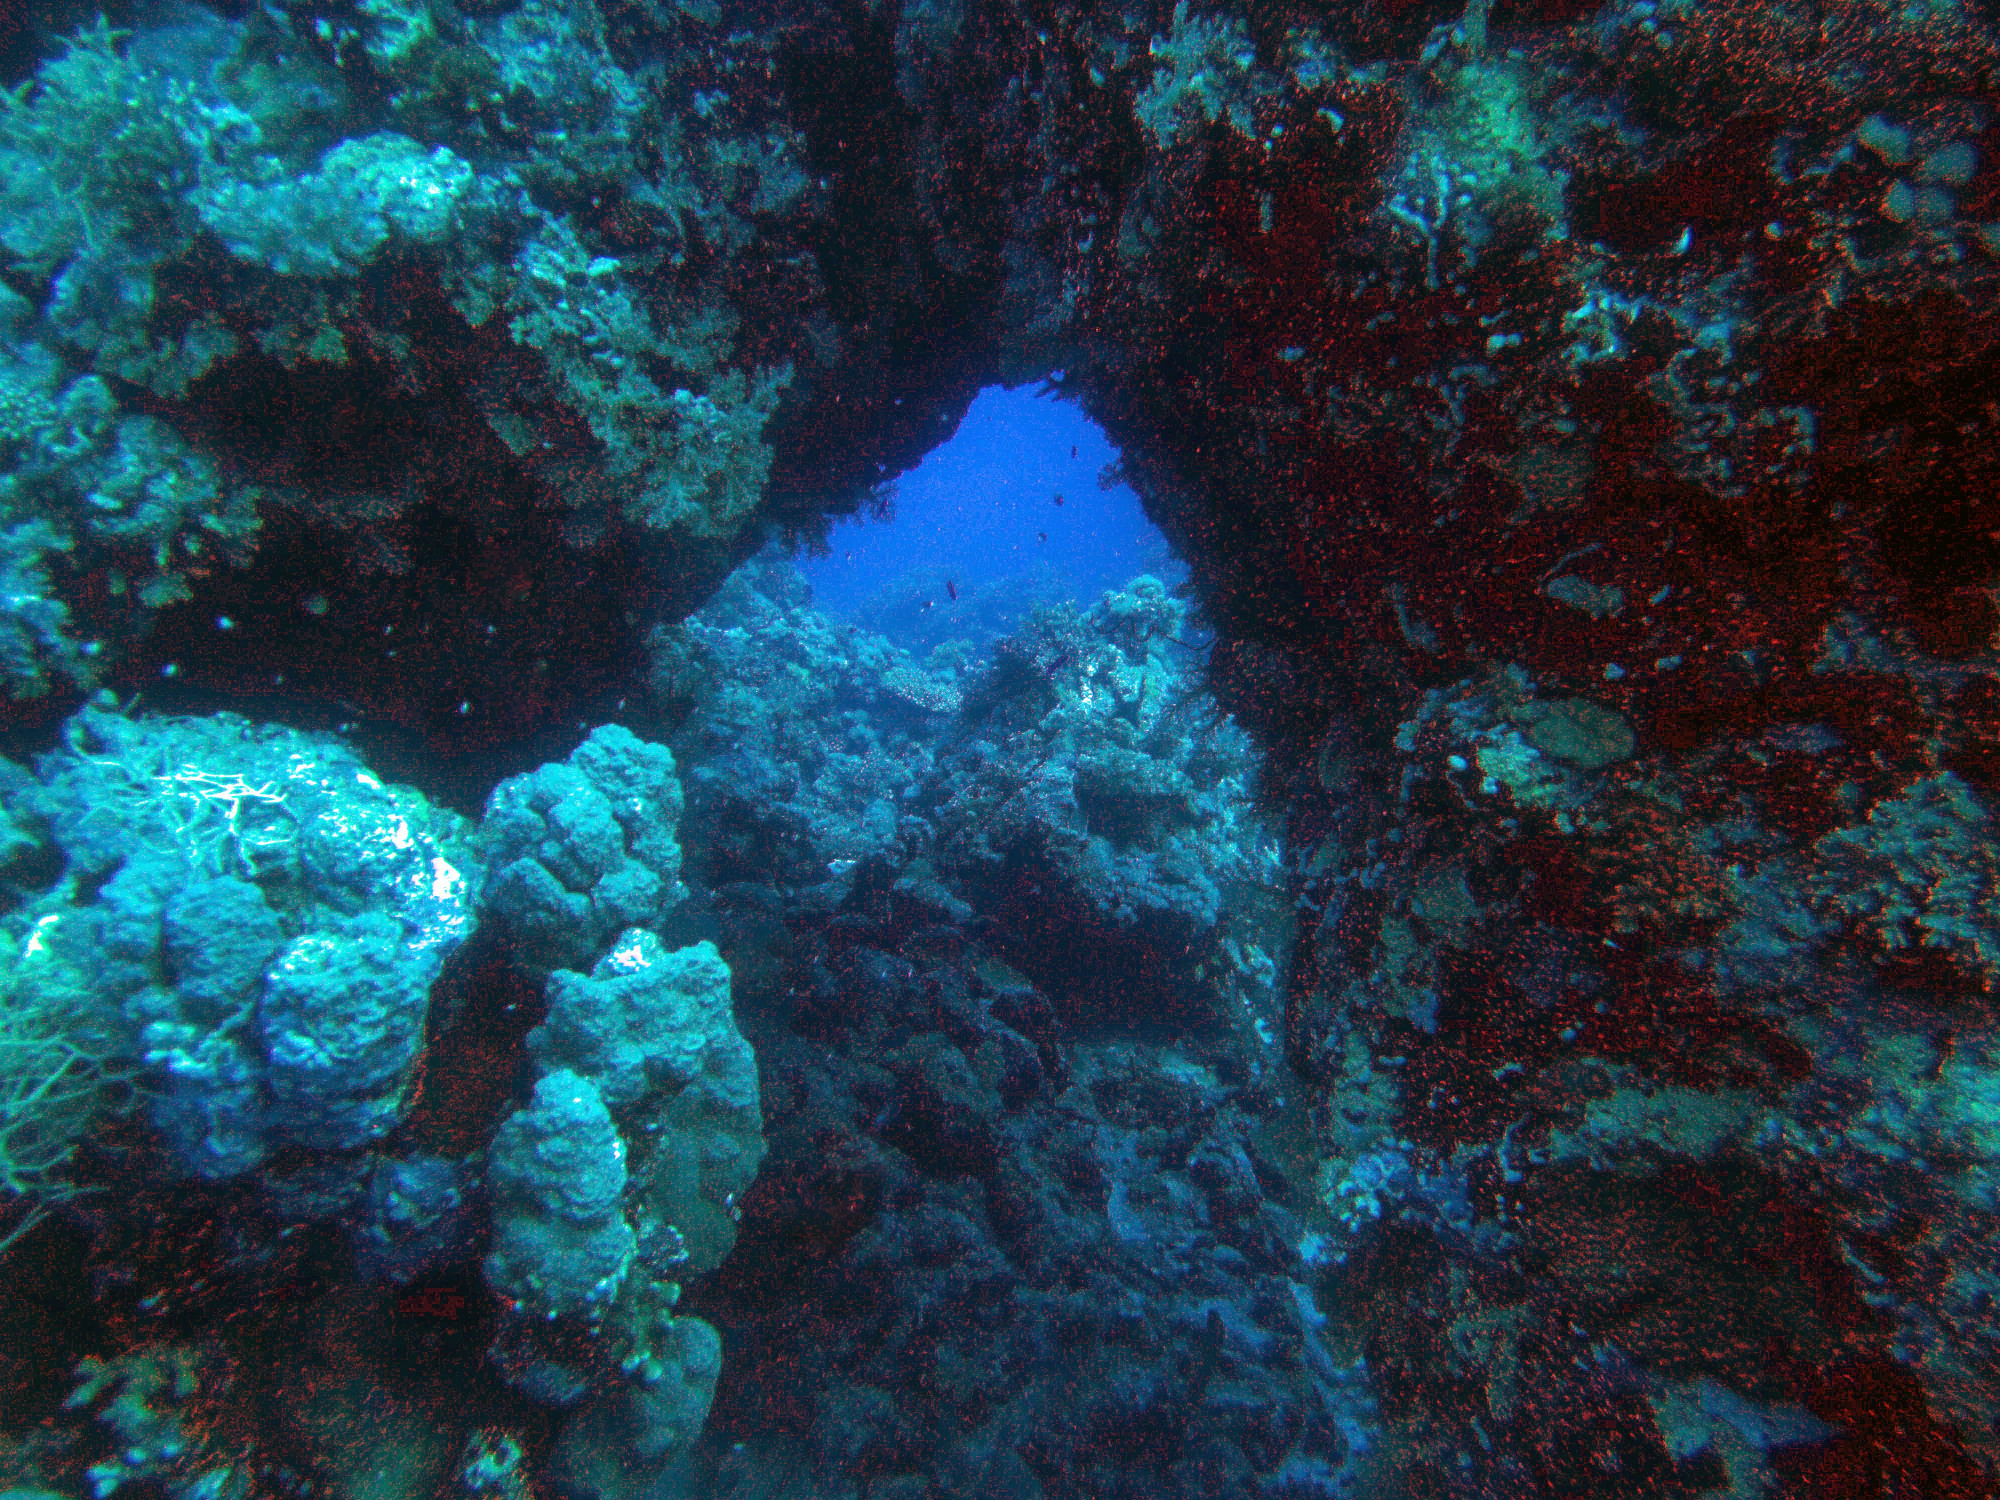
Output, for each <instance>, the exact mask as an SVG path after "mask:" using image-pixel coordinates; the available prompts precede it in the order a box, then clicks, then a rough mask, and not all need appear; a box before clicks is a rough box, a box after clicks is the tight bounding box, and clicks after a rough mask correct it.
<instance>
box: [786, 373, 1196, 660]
mask: <svg viewBox="0 0 2000 1500" xmlns="http://www.w3.org/2000/svg"><path fill="white" fill-rule="evenodd" d="M1118 456H1119V455H1118V450H1117V448H1115V447H1114V446H1113V445H1112V443H1111V440H1110V439H1109V438H1108V437H1106V436H1105V434H1104V430H1103V429H1102V428H1100V427H1099V426H1097V424H1096V423H1094V422H1092V421H1091V420H1090V419H1089V418H1088V417H1086V416H1085V415H1084V414H1083V413H1082V412H1080V411H1078V410H1077V408H1076V407H1074V406H1073V405H1070V404H1069V403H1067V402H1064V401H1060V400H1057V399H1056V398H1055V397H1053V396H1047V395H1039V394H1037V392H1036V389H1035V388H1034V387H1030V386H1018V387H1015V388H1014V389H1012V390H1009V389H1006V388H1005V387H1002V386H989V387H988V388H987V389H985V390H983V391H981V392H980V393H979V395H978V396H977V397H975V398H974V400H973V402H972V405H971V407H970V408H969V409H968V410H967V412H966V414H965V420H964V421H963V422H961V423H960V424H959V428H958V431H957V433H956V434H955V435H954V436H953V437H952V438H951V439H950V440H949V441H947V442H945V443H944V444H942V445H940V446H939V447H938V448H937V449H935V450H934V451H933V452H932V453H931V454H930V455H929V456H928V457H927V458H925V459H924V461H923V462H922V463H921V464H919V465H918V466H917V467H916V468H915V469H913V470H911V471H910V472H909V473H907V474H905V475H903V476H902V478H901V479H900V480H898V481H897V482H896V484H895V487H894V496H895V515H894V519H893V520H890V521H887V522H878V521H868V520H861V521H851V522H846V523H843V524H842V525H840V526H838V527H836V528H835V530H834V533H833V538H832V546H833V551H832V554H831V555H830V556H828V557H824V558H810V559H801V561H800V564H799V566H800V571H801V572H803V573H804V574H805V576H806V579H807V581H808V582H810V583H811V584H812V588H813V602H814V603H815V604H816V605H818V606H819V607H820V608H821V609H823V610H825V611H827V612H828V613H829V614H833V615H837V616H839V617H841V618H843V619H846V620H849V621H852V622H853V623H855V624H859V625H863V626H866V627H867V628H869V629H871V630H878V631H880V632H882V633H883V634H884V635H887V636H889V637H891V638H892V639H894V640H895V641H896V642H897V643H898V644H900V645H903V646H907V647H909V648H910V649H913V650H923V649H927V648H928V647H930V646H933V645H936V644H937V643H938V642H939V641H941V640H943V639H945V638H946V637H947V636H953V635H956V636H972V637H982V636H989V635H995V634H1002V633H1005V632H1006V631H1008V630H1011V629H1012V628H1013V626H1014V625H1015V624H1016V623H1018V621H1019V620H1020V618H1021V617H1022V616H1023V615H1024V614H1025V613H1026V612H1027V610H1028V609H1029V608H1031V607H1032V606H1033V605H1034V604H1037V603H1048V602H1053V601H1055V600H1059V599H1069V600H1072V601H1074V602H1075V603H1076V604H1077V606H1078V607H1079V608H1088V607H1089V606H1090V605H1092V604H1094V603H1095V602H1096V601H1097V599H1098V598H1099V596H1100V595H1102V594H1103V592H1104V591H1105V590H1106V589H1108V588H1116V587H1118V586H1120V585H1122V584H1124V583H1126V582H1127V581H1129V580H1130V579H1131V578H1133V577H1134V576H1135V575H1137V574H1140V573H1152V574H1154V575H1155V576H1157V577H1160V578H1163V579H1165V580H1166V581H1167V582H1169V583H1174V582H1178V581H1179V580H1180V578H1181V577H1182V576H1183V571H1184V570H1183V569H1182V568H1181V567H1180V565H1179V564H1178V563H1177V562H1176V561H1175V559H1174V558H1173V555H1172V553H1171V551H1170V550H1169V549H1168V547H1167V544H1166V539H1165V538H1164V537H1162V536H1161V535H1160V533H1159V531H1158V530H1157V529H1156V528H1155V527H1154V526H1153V524H1152V523H1151V522H1150V521H1148V520H1147V519H1146V515H1145V512H1144V510H1143V509H1141V507H1140V504H1139V497H1138V496H1137V495H1136V494H1134V493H1133V492H1132V491H1131V489H1129V488H1128V487H1127V486H1126V485H1124V484H1122V483H1118V482H1115V480H1114V482H1112V483H1111V484H1110V486H1109V487H1108V488H1107V487H1104V486H1103V485H1102V484H1101V483H1100V476H1101V475H1104V474H1105V471H1106V470H1107V469H1109V468H1110V467H1111V466H1112V465H1114V464H1116V462H1117V461H1118ZM1058 496H1060V497H1061V499H1060V503H1058V500H1057V497H1058ZM954 593H955V594H956V597H954Z"/></svg>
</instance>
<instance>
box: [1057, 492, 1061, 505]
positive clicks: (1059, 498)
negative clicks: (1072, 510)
mask: <svg viewBox="0 0 2000 1500" xmlns="http://www.w3.org/2000/svg"><path fill="white" fill-rule="evenodd" d="M1056 504H1058V505H1061V504H1062V491H1061V490H1057V491H1056Z"/></svg>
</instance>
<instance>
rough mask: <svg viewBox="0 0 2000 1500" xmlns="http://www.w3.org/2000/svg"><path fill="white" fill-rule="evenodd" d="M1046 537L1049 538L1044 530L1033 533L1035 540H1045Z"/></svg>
mask: <svg viewBox="0 0 2000 1500" xmlns="http://www.w3.org/2000/svg"><path fill="white" fill-rule="evenodd" d="M1048 539H1049V534H1048V533H1047V532H1046V531H1038V532H1036V533H1035V540H1036V541H1038V542H1046V541H1047V540H1048Z"/></svg>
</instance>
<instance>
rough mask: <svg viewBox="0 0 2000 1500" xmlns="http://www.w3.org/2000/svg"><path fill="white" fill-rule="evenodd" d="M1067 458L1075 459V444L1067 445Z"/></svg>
mask: <svg viewBox="0 0 2000 1500" xmlns="http://www.w3.org/2000/svg"><path fill="white" fill-rule="evenodd" d="M1069 456H1070V457H1071V458H1075V457H1076V444H1075V443H1071V444H1070V445H1069Z"/></svg>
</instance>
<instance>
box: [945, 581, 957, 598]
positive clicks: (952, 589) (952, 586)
mask: <svg viewBox="0 0 2000 1500" xmlns="http://www.w3.org/2000/svg"><path fill="white" fill-rule="evenodd" d="M944 591H945V592H946V593H947V594H949V595H951V598H952V602H953V603H954V604H956V603H957V602H958V585H957V584H956V583H954V582H953V581H952V580H951V579H949V578H947V579H946V580H945V581H944Z"/></svg>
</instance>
